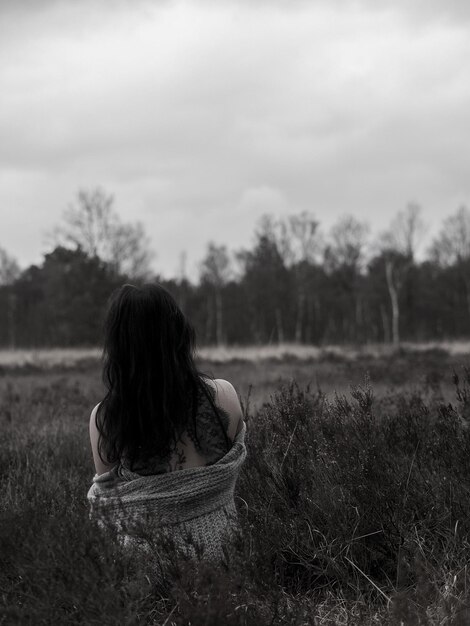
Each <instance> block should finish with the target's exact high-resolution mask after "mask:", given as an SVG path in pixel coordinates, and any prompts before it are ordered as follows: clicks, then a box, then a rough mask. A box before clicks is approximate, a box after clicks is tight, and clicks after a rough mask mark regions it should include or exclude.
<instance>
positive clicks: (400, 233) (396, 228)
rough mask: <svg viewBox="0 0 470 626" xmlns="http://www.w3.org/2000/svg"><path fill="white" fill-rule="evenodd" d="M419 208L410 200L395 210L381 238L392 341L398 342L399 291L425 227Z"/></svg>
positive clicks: (412, 261) (396, 343)
mask: <svg viewBox="0 0 470 626" xmlns="http://www.w3.org/2000/svg"><path fill="white" fill-rule="evenodd" d="M421 212H422V211H421V207H420V206H419V205H417V204H414V203H410V204H409V205H408V206H407V208H406V209H405V210H404V211H399V212H398V213H397V215H396V217H395V218H394V219H393V220H392V223H391V224H390V228H389V230H388V231H386V232H385V233H384V234H383V235H382V239H381V247H382V254H383V257H384V263H385V279H386V282H387V289H388V293H389V296H390V304H391V309H392V341H393V343H394V344H395V345H398V344H399V343H400V291H401V289H402V287H403V283H404V280H405V278H406V275H407V273H408V272H409V270H410V268H411V267H412V265H413V263H414V260H415V256H416V251H417V248H418V246H419V243H420V242H421V241H422V238H423V235H424V233H425V230H426V226H425V223H424V221H423V219H422V217H421Z"/></svg>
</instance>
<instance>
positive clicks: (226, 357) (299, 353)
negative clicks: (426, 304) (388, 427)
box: [0, 341, 470, 368]
mask: <svg viewBox="0 0 470 626" xmlns="http://www.w3.org/2000/svg"><path fill="white" fill-rule="evenodd" d="M434 351H441V352H444V353H447V354H448V355H451V356H460V355H465V354H468V355H470V341H455V342H428V343H402V344H401V345H400V347H399V348H397V347H396V346H393V345H390V344H386V345H385V344H369V345H364V346H321V347H319V346H312V345H298V344H289V343H286V344H280V345H277V344H276V345H264V346H224V347H216V346H210V347H203V348H199V350H198V356H199V358H200V359H201V360H202V361H211V362H214V363H226V362H228V361H233V360H241V361H263V360H266V359H268V360H273V359H274V360H277V361H282V360H284V359H286V358H288V359H289V358H290V359H292V358H295V359H298V360H300V361H321V360H324V359H331V358H334V357H336V358H338V359H344V360H353V361H354V360H357V359H364V358H375V359H379V358H390V357H392V356H394V355H397V354H403V353H408V352H411V353H423V352H434ZM100 357H101V349H99V348H45V349H30V350H28V349H24V348H19V349H17V350H5V349H3V350H2V349H0V366H4V367H23V366H26V365H30V366H31V365H32V366H36V367H45V368H48V367H56V366H58V365H63V366H65V367H73V366H75V365H77V364H80V363H87V362H93V361H98V360H99V359H100Z"/></svg>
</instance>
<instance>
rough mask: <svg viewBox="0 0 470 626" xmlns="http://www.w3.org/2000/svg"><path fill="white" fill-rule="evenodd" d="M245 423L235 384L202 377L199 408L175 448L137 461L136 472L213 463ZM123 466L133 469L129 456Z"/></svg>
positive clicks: (167, 470)
mask: <svg viewBox="0 0 470 626" xmlns="http://www.w3.org/2000/svg"><path fill="white" fill-rule="evenodd" d="M241 422H242V412H241V408H240V403H239V402H238V397H237V396H236V392H235V390H234V388H233V387H232V385H231V384H230V383H229V382H228V381H226V380H222V379H217V380H212V379H210V378H207V379H204V380H201V387H200V389H199V392H198V397H197V411H196V412H195V415H194V418H192V419H190V420H189V421H188V424H187V427H186V429H185V430H184V432H183V433H182V434H181V436H180V437H179V439H178V441H177V442H176V444H175V446H174V449H173V450H172V451H170V452H169V453H168V454H167V455H166V456H165V457H161V456H158V455H156V456H154V457H150V458H147V459H146V460H145V461H143V462H141V463H140V464H139V463H137V464H136V463H134V467H133V471H134V472H135V473H137V474H139V475H141V476H145V475H150V474H164V473H166V472H174V471H178V470H182V469H189V468H192V467H205V466H207V465H213V464H214V463H216V462H217V461H219V460H220V459H221V458H222V457H223V456H224V455H225V454H227V452H228V451H229V449H230V447H231V445H232V443H233V440H234V439H235V435H236V433H237V432H238V431H239V430H240V429H241V426H242V424H241ZM120 465H121V466H122V467H125V468H127V469H130V468H129V467H128V464H127V463H126V461H125V459H123V460H122V461H121V464H120Z"/></svg>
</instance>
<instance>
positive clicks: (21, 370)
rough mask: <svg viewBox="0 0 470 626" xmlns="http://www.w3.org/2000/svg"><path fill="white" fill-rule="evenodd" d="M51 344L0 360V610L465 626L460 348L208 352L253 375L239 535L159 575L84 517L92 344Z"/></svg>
mask: <svg viewBox="0 0 470 626" xmlns="http://www.w3.org/2000/svg"><path fill="white" fill-rule="evenodd" d="M54 354H55V357H56V358H57V361H55V362H51V361H50V360H49V361H48V362H47V367H46V368H45V367H44V365H43V364H41V363H40V362H38V361H36V362H35V363H29V364H28V363H25V362H23V363H18V360H16V361H15V360H13V362H12V361H11V360H10V362H9V363H7V362H6V360H5V358H4V360H3V361H2V360H1V358H0V363H3V365H2V368H3V369H2V370H1V373H0V428H1V431H2V438H0V624H34V625H41V624H100V625H101V624H103V625H107V624H109V625H111V624H113V625H114V624H167V625H170V624H175V625H177V626H179V625H183V624H188V625H189V624H196V625H211V626H216V625H217V626H218V625H219V624H228V625H229V626H230V625H232V624H233V625H235V624H236V625H251V624H253V625H255V624H256V625H262V624H299V625H300V624H318V625H319V624H322V625H323V624H324V625H327V624H328V625H333V624H338V625H343V624H344V625H346V624H348V625H353V626H355V625H357V626H359V625H362V624H364V625H368V624H390V625H391V624H405V625H406V624H460V625H463V624H469V623H470V610H469V608H468V606H469V593H470V576H469V574H470V571H468V570H467V568H468V554H469V548H470V545H469V542H468V536H469V535H468V533H469V530H470V521H469V520H470V498H469V495H470V429H469V428H468V420H469V418H470V386H469V380H468V376H467V375H466V373H465V370H464V367H465V365H466V364H467V363H468V358H467V357H466V355H465V353H459V351H454V352H453V353H451V352H447V351H445V350H443V349H442V347H438V348H437V347H435V346H434V347H432V348H431V349H427V350H425V351H423V350H421V349H420V350H417V349H411V348H410V347H407V348H406V349H402V350H400V351H399V352H396V353H387V352H381V353H378V354H377V353H376V354H372V353H362V354H356V355H355V357H354V358H352V357H351V356H350V355H349V354H348V355H346V356H344V355H341V354H334V353H333V352H330V353H323V354H322V355H320V356H319V355H317V356H312V355H310V356H309V357H304V358H299V355H298V354H297V355H296V354H290V355H286V356H284V357H283V358H278V356H276V355H273V354H270V355H268V358H265V359H264V360H263V359H258V358H255V357H254V356H253V357H252V358H251V359H250V360H245V361H243V360H241V359H240V355H239V354H238V355H236V356H233V355H232V356H231V358H225V359H218V360H214V359H215V358H216V357H215V356H214V354H211V355H208V354H205V355H203V356H204V357H205V358H204V359H203V358H201V359H200V366H201V369H203V370H205V371H209V372H212V373H213V374H214V375H215V376H217V377H223V378H227V379H229V380H231V381H232V382H233V383H234V384H235V385H236V386H237V388H238V390H239V392H240V395H241V396H242V399H243V398H244V399H245V404H246V398H247V397H248V395H249V390H250V388H251V389H252V390H251V403H248V405H249V406H248V415H247V421H248V443H247V445H248V450H249V457H248V461H247V463H246V466H245V468H244V471H243V474H242V476H241V478H240V482H239V487H238V495H237V503H238V505H239V513H240V521H241V525H242V529H243V537H242V541H241V542H240V543H239V545H237V546H234V547H233V549H232V551H231V552H230V554H229V555H228V562H227V564H226V565H225V566H224V567H219V568H216V569H215V570H214V569H213V568H211V567H209V566H207V567H205V566H200V567H197V568H196V569H194V568H193V566H191V564H188V563H183V562H182V563H181V566H178V567H175V570H174V571H173V573H172V575H171V576H170V577H169V578H168V581H167V585H166V586H165V587H164V588H162V587H155V584H154V582H152V578H151V576H150V570H149V569H148V564H147V563H145V562H142V561H140V562H138V561H136V560H132V559H130V558H129V556H128V555H126V554H122V553H121V552H120V551H119V550H118V549H117V547H116V545H115V543H114V542H113V541H112V537H108V536H102V535H100V534H99V533H98V530H97V528H96V527H95V526H94V525H93V523H92V522H91V521H90V520H89V519H88V506H87V502H86V492H87V489H88V487H89V485H90V481H91V477H92V474H93V470H92V463H91V455H90V451H89V444H88V434H87V422H88V416H89V412H90V409H91V408H92V406H93V405H94V404H95V403H96V402H97V401H98V400H99V399H100V397H101V391H102V390H101V383H100V377H99V365H98V362H97V355H96V353H95V354H91V355H90V354H87V355H86V357H85V358H84V359H73V358H72V357H71V356H70V353H69V354H68V358H69V359H70V360H69V361H65V360H64V359H61V358H60V354H59V353H54ZM17 356H18V355H17ZM208 356H211V358H212V360H208V358H207V357H208ZM320 357H321V358H320ZM10 358H11V355H10ZM49 358H50V357H49ZM454 372H456V373H457V375H458V377H459V380H457V379H456V378H455V377H454ZM366 374H367V375H368V376H369V378H370V381H371V384H370V387H369V384H368V383H365V384H364V376H365V375H366ZM292 380H296V381H297V382H298V386H296V385H293V384H289V381H292ZM307 383H311V384H312V389H311V392H306V391H305V388H304V387H305V385H306V384H307ZM357 383H359V384H360V385H362V387H360V388H358V387H354V385H356V384H357ZM351 385H353V387H352V388H351ZM319 390H320V391H319ZM335 390H336V391H337V392H338V394H337V395H335V393H334V391H335ZM343 394H344V395H343ZM449 403H451V404H449ZM250 407H251V408H250Z"/></svg>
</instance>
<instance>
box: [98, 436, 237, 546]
mask: <svg viewBox="0 0 470 626" xmlns="http://www.w3.org/2000/svg"><path fill="white" fill-rule="evenodd" d="M245 432H246V426H245V424H243V427H242V429H241V430H240V432H239V433H238V434H237V436H236V438H235V440H234V442H233V445H232V447H231V448H230V450H229V451H228V452H227V453H226V454H225V455H224V456H223V457H222V458H221V459H220V460H219V461H217V462H216V463H214V464H213V465H209V466H205V467H194V468H188V469H182V470H176V471H174V472H168V473H165V474H154V475H146V476H141V475H139V474H136V473H134V472H132V471H130V470H129V469H126V468H124V467H122V466H120V465H117V466H115V467H114V468H113V469H112V470H110V471H109V472H105V473H104V474H100V475H95V477H94V478H93V484H92V486H91V487H90V489H89V491H88V496H87V497H88V500H89V502H90V505H91V515H92V516H96V517H97V518H98V521H99V523H100V525H103V526H104V525H105V524H104V522H106V523H111V524H113V525H114V526H115V528H116V529H117V531H118V534H119V536H120V538H121V539H122V542H123V544H124V545H129V544H132V543H133V542H134V541H135V539H136V534H135V532H133V531H132V528H135V527H136V526H138V524H139V522H143V521H144V520H145V523H146V524H147V527H148V526H150V528H153V529H154V530H155V531H157V532H160V534H162V533H163V534H164V535H166V536H167V537H169V538H170V539H171V540H172V541H173V542H174V543H175V544H176V545H177V546H178V547H179V549H182V550H183V551H185V552H186V553H189V554H192V555H195V554H198V555H200V554H202V555H204V557H208V558H220V556H221V555H222V548H223V545H224V544H225V543H226V541H227V539H228V538H229V536H230V534H231V533H232V532H233V531H234V529H235V528H236V527H237V521H236V509H235V502H234V489H235V484H236V481H237V478H238V475H239V473H240V468H241V466H242V464H243V461H244V460H245V457H246V448H245Z"/></svg>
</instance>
